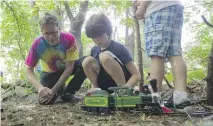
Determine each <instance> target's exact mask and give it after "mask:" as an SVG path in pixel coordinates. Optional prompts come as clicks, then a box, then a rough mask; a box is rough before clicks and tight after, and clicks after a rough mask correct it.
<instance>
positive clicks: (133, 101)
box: [82, 80, 162, 114]
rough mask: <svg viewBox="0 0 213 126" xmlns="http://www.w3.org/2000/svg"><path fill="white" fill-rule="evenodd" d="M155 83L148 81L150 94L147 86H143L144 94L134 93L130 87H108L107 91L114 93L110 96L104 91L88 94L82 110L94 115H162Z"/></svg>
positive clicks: (154, 81)
mask: <svg viewBox="0 0 213 126" xmlns="http://www.w3.org/2000/svg"><path fill="white" fill-rule="evenodd" d="M156 83H157V82H156V80H151V81H150V85H151V87H152V90H153V92H154V93H151V91H150V90H149V89H150V88H148V86H147V85H146V86H144V89H145V91H144V93H141V92H139V91H134V89H133V88H132V87H110V88H109V90H111V91H113V92H114V93H112V94H109V93H108V92H107V91H105V90H97V91H93V92H88V93H87V94H86V96H85V98H84V103H83V106H82V108H83V110H84V111H86V112H91V113H94V114H95V113H96V114H100V113H105V114H107V113H109V112H111V111H116V110H124V111H129V112H131V111H143V112H145V113H150V114H162V110H161V107H160V102H159V100H160V99H159V95H158V94H157V93H155V92H157V87H156Z"/></svg>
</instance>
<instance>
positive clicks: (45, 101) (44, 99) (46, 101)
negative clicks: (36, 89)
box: [39, 88, 56, 104]
mask: <svg viewBox="0 0 213 126" xmlns="http://www.w3.org/2000/svg"><path fill="white" fill-rule="evenodd" d="M45 90H46V91H47V92H46V94H48V93H49V94H51V95H41V94H42V91H43V92H44V91H45ZM55 96H56V95H55V93H54V92H53V91H52V89H49V88H48V89H43V90H41V93H40V94H39V102H40V104H49V103H50V102H51V101H52V100H53V98H54V97H55Z"/></svg>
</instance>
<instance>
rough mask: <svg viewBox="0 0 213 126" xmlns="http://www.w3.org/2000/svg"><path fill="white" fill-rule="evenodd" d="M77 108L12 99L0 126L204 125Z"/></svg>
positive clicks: (32, 96)
mask: <svg viewBox="0 0 213 126" xmlns="http://www.w3.org/2000/svg"><path fill="white" fill-rule="evenodd" d="M19 90H20V88H19ZM167 92H168V91H167ZM198 94H199V93H198ZM199 96H201V95H200V94H199ZM80 106H81V103H78V104H71V103H58V104H54V105H45V106H44V105H39V104H38V102H37V94H30V95H27V96H24V97H23V96H22V97H12V98H10V99H6V100H4V101H3V102H2V108H3V112H2V113H1V124H2V126H143V125H145V126H179V125H186V126H188V125H193V126H194V125H197V126H202V124H204V123H203V122H205V123H206V121H204V118H195V117H192V118H189V117H188V116H187V115H185V116H183V115H169V116H168V115H162V116H154V115H150V116H148V115H144V114H143V113H140V114H137V115H131V114H128V113H125V112H117V113H116V114H114V115H102V116H100V115H99V116H98V115H89V114H87V113H85V112H83V111H82V110H81V107H80ZM211 124H212V122H211ZM205 126H207V125H206V124H205Z"/></svg>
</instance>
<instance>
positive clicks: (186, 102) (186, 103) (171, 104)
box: [164, 94, 191, 109]
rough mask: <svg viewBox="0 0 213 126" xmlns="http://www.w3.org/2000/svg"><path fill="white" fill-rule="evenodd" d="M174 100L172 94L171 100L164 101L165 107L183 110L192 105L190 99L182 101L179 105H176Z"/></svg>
mask: <svg viewBox="0 0 213 126" xmlns="http://www.w3.org/2000/svg"><path fill="white" fill-rule="evenodd" d="M173 99H174V98H173V94H172V96H171V97H170V98H169V100H167V101H164V105H165V106H166V107H168V108H177V109H183V108H185V107H187V106H190V105H191V102H190V99H189V98H188V97H186V98H184V99H182V101H181V102H180V103H178V104H175V103H174V100H173Z"/></svg>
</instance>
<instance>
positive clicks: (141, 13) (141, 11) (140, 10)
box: [136, 6, 146, 20]
mask: <svg viewBox="0 0 213 126" xmlns="http://www.w3.org/2000/svg"><path fill="white" fill-rule="evenodd" d="M145 13H146V8H144V7H143V6H139V8H138V9H137V11H136V17H137V19H138V20H141V19H144V15H145Z"/></svg>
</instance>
